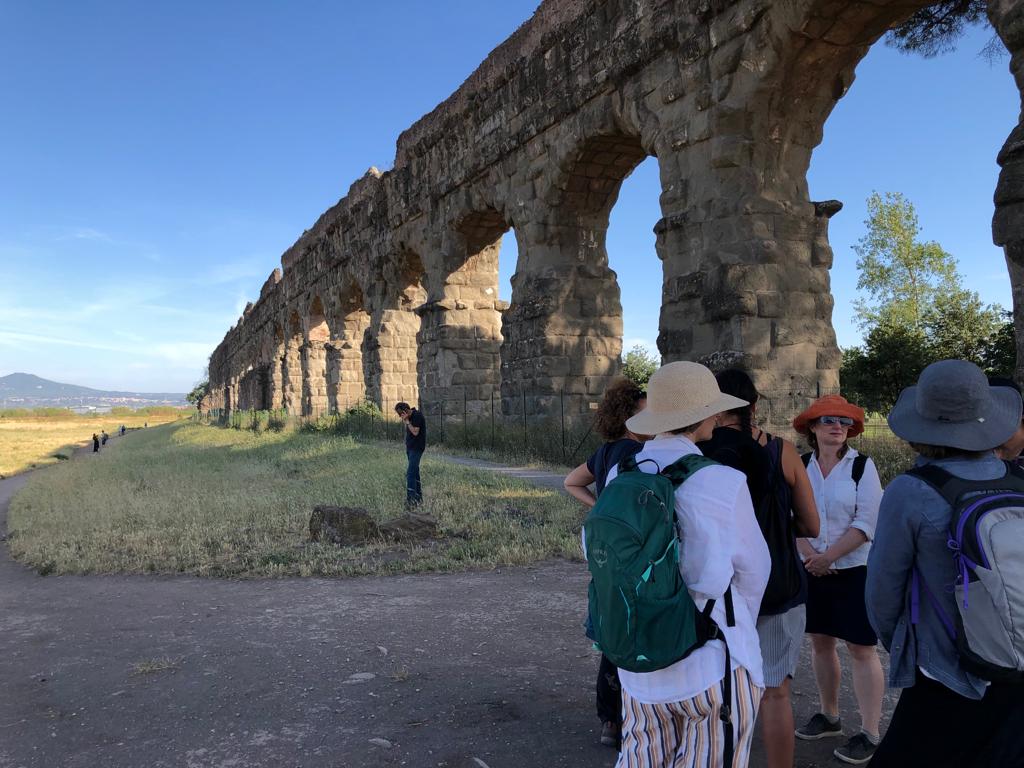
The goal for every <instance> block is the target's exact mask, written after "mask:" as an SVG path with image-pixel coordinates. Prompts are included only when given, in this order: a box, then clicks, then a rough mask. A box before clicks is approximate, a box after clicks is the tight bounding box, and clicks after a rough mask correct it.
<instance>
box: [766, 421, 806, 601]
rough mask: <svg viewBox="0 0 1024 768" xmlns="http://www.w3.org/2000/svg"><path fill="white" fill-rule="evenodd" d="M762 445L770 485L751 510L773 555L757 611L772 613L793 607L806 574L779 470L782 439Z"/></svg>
mask: <svg viewBox="0 0 1024 768" xmlns="http://www.w3.org/2000/svg"><path fill="white" fill-rule="evenodd" d="M765 449H766V450H767V451H768V455H769V456H770V457H771V475H770V486H769V489H768V493H766V494H765V496H764V498H762V499H761V501H760V503H759V504H758V505H757V507H756V508H755V509H754V513H755V514H756V515H757V524H758V525H759V526H760V527H761V534H762V535H763V536H764V540H765V543H766V544H767V545H768V552H769V553H770V554H771V558H772V569H771V573H770V574H769V576H768V586H767V587H765V590H764V597H762V598H761V612H760V615H761V616H773V615H775V614H779V613H782V612H784V611H786V610H788V609H789V608H790V607H792V604H793V601H794V600H795V599H796V598H797V596H798V595H799V594H800V593H801V592H802V591H803V589H804V580H805V579H806V577H805V576H804V570H803V566H802V564H801V560H800V553H799V552H798V551H797V548H796V530H795V527H794V524H793V491H792V489H791V488H790V487H789V483H787V482H786V478H785V475H784V474H783V472H782V440H781V439H780V438H778V437H776V438H772V439H771V440H769V441H768V444H767V445H766V446H765Z"/></svg>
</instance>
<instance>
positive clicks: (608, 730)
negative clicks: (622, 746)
mask: <svg viewBox="0 0 1024 768" xmlns="http://www.w3.org/2000/svg"><path fill="white" fill-rule="evenodd" d="M601 743H602V744H604V745H605V746H606V747H614V748H615V749H618V748H619V725H618V723H613V722H611V721H608V722H607V723H604V724H603V725H602V726H601Z"/></svg>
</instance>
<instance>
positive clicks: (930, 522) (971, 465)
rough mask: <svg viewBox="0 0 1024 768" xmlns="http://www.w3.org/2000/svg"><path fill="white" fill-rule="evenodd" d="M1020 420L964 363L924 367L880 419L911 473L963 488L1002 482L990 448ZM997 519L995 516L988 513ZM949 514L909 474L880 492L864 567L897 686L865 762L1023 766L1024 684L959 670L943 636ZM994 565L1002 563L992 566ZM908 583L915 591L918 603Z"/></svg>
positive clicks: (1002, 467)
mask: <svg viewBox="0 0 1024 768" xmlns="http://www.w3.org/2000/svg"><path fill="white" fill-rule="evenodd" d="M1020 422H1021V397H1020V395H1019V394H1018V393H1017V391H1016V390H1015V389H1013V388H1012V387H999V386H989V383H988V381H987V380H986V378H985V375H984V374H983V373H982V372H981V370H980V369H979V368H978V367H977V366H975V365H973V364H972V363H968V362H966V361H963V360H942V361H939V362H937V363H932V364H931V365H929V366H928V367H927V368H925V369H924V371H922V372H921V375H920V377H919V378H918V380H917V385H916V386H913V387H908V388H907V389H905V390H903V392H902V394H901V395H900V397H899V400H898V401H897V402H896V405H895V406H894V407H893V410H892V413H890V414H889V427H890V428H891V429H892V431H893V432H895V433H896V436H897V437H899V438H901V439H903V440H905V441H907V442H908V443H910V446H911V447H912V448H913V449H914V450H915V451H917V453H918V458H917V463H916V468H918V469H920V470H924V471H930V472H935V469H934V468H935V467H938V468H939V469H941V470H944V471H945V472H946V473H949V474H950V475H953V476H954V477H956V478H960V479H961V482H964V483H965V489H966V490H967V491H968V492H970V491H971V490H972V486H973V485H975V484H977V486H978V488H979V489H980V487H981V484H982V483H983V482H984V481H991V480H997V479H1000V478H1007V480H1008V485H1007V486H1006V487H1007V488H1009V487H1011V485H1012V483H1013V478H1009V477H1008V475H1007V473H1008V465H1007V464H1005V463H1004V462H1002V461H1000V460H999V459H998V458H997V457H996V455H995V454H994V453H993V450H992V449H994V448H997V447H998V446H1001V445H1003V444H1005V443H1006V442H1007V441H1008V440H1009V439H1010V438H1011V437H1012V436H1013V435H1014V433H1015V432H1016V431H1017V429H1018V427H1019V426H1020ZM938 474H942V473H938ZM998 487H1003V486H1001V485H1000V486H998ZM989 493H990V494H991V493H993V491H992V487H991V486H990V488H989ZM993 498H998V494H996V495H995V496H993ZM997 513H1000V514H1002V513H1003V511H1002V510H997V511H996V512H992V513H991V514H993V515H995V514H997ZM952 515H953V509H952V507H951V506H950V504H949V503H948V502H947V501H946V500H945V498H944V497H943V496H942V495H940V494H939V492H938V491H937V490H936V488H935V487H933V486H931V485H929V484H928V483H926V482H925V481H924V480H923V479H922V478H920V477H917V476H915V475H912V474H903V475H900V476H899V477H897V478H895V479H894V480H893V481H892V482H891V483H889V486H888V487H887V488H886V489H885V495H884V496H883V498H882V508H881V511H880V512H879V520H878V530H877V533H876V539H875V546H874V548H873V549H872V550H871V555H870V558H869V560H868V582H867V605H868V614H869V615H870V617H871V623H872V624H873V625H874V627H875V629H876V630H877V631H878V635H879V637H880V638H881V639H882V644H883V645H884V646H885V647H886V648H887V649H888V650H889V653H890V657H889V685H890V686H891V687H893V688H902V689H903V690H902V692H901V694H900V700H899V703H898V704H897V706H896V711H895V712H894V713H893V717H892V721H891V723H890V724H889V729H888V731H887V732H886V734H885V738H884V739H883V740H882V743H881V744H880V745H879V747H878V750H877V752H876V753H875V758H874V760H873V762H872V763H871V765H872V766H876V767H879V768H889V767H890V766H905V765H922V766H923V765H927V766H930V768H942V767H944V766H949V767H950V768H952V766H956V767H957V768H961V766H962V767H963V768H969V767H970V766H974V767H975V768H982V767H983V766H984V767H985V768H988V767H989V766H991V767H992V768H994V767H995V766H1000V768H1001V767H1002V766H1007V767H1009V766H1024V684H1022V683H1020V682H1002V681H998V680H996V681H992V682H989V680H988V679H983V678H982V677H981V676H979V675H976V674H973V673H971V672H969V671H967V670H966V669H965V668H964V666H963V664H964V659H963V658H962V657H961V655H960V652H959V651H958V649H957V645H956V643H955V642H954V640H953V639H952V638H951V636H950V634H949V631H950V629H952V630H953V634H957V630H956V629H955V628H953V627H947V626H946V622H947V621H948V622H950V623H952V619H951V617H954V616H956V615H957V610H958V609H957V605H956V598H955V597H954V595H953V592H952V587H953V585H954V584H955V583H956V582H957V579H958V575H957V570H956V566H955V565H954V562H955V561H954V553H953V551H951V550H950V538H951V534H950V521H951V518H952ZM1006 520H1007V521H1008V522H1003V523H1000V525H1001V526H1008V527H1007V528H1005V529H1004V530H1008V532H1009V533H1010V535H1009V536H1007V537H1005V538H1006V541H1005V542H1004V544H1005V546H1006V547H1007V548H1008V549H1007V550H1006V554H1008V555H1013V557H1012V558H1010V562H1007V563H1006V566H1007V567H1006V568H1005V572H1006V573H1008V574H1009V578H1011V581H1012V577H1013V575H1014V574H1018V575H1017V576H1016V578H1017V579H1018V582H1017V583H1019V579H1020V576H1019V573H1020V562H1021V560H1022V559H1024V558H1020V555H1019V551H1020V546H1019V539H1017V540H1015V539H1014V536H1015V534H1014V533H1013V531H1014V530H1015V529H1014V527H1013V526H1014V524H1015V522H1014V519H1013V518H1009V517H1007V518H1006ZM978 527H979V528H980V527H981V526H980V522H979V525H978ZM1016 530H1018V531H1019V527H1018V528H1017V529H1016ZM1017 535H1019V534H1017ZM954 544H955V542H954ZM992 565H993V567H995V568H997V569H1002V568H1003V563H1002V562H999V561H998V560H997V562H996V563H993V564H992ZM980 570H981V569H979V571H980ZM988 573H989V574H990V575H995V573H996V571H995V570H989V571H988ZM979 575H984V574H979ZM915 577H916V578H915ZM915 582H917V583H918V584H919V585H924V586H923V587H919V589H918V591H917V595H916V597H917V600H916V601H915V590H914V588H913V584H914V583H915ZM1010 583H1011V582H1006V584H1010ZM922 592H925V594H921V593H922ZM1003 595H1004V600H1003V605H1002V606H1001V607H999V608H994V609H991V610H995V611H996V613H995V615H994V618H995V620H996V622H997V623H998V622H1002V623H1003V624H1004V625H1006V626H1012V618H1011V615H1012V614H1011V613H1010V610H1011V609H1010V606H1011V605H1012V604H1013V603H1014V601H1015V600H1017V601H1018V602H1019V595H1014V594H1012V593H1011V591H1010V590H1009V589H1007V590H1005V591H1004V592H1003ZM969 598H970V602H969V604H970V605H971V606H972V607H976V608H980V609H981V610H984V606H985V600H987V599H989V598H987V597H986V593H985V592H984V591H983V590H982V589H981V587H980V586H979V588H978V589H977V590H974V589H972V590H971V591H970V593H969ZM963 602H967V600H966V598H965V600H964V601H963ZM988 605H989V606H992V605H993V603H992V602H991V601H990V602H989V603H988ZM915 606H916V609H915ZM1017 631H1018V632H1019V629H1018V630H1017ZM968 636H969V635H968Z"/></svg>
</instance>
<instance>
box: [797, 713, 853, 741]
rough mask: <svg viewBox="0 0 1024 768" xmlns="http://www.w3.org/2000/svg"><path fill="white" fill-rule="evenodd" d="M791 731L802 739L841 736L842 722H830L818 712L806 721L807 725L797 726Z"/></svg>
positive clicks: (809, 739)
mask: <svg viewBox="0 0 1024 768" xmlns="http://www.w3.org/2000/svg"><path fill="white" fill-rule="evenodd" d="M793 733H794V735H795V736H796V737H797V738H798V739H803V740H804V741H816V740H817V739H827V738H828V737H830V736H842V735H843V723H842V721H841V720H836V721H835V722H834V723H831V722H829V719H828V718H827V717H825V716H824V715H823V714H821V712H819V713H818V714H816V715H815V716H814V717H812V718H811V719H810V720H808V721H807V725H805V726H803V727H802V728H797V729H796V730H795V731H794V732H793Z"/></svg>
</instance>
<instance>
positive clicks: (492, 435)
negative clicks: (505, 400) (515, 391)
mask: <svg viewBox="0 0 1024 768" xmlns="http://www.w3.org/2000/svg"><path fill="white" fill-rule="evenodd" d="M491 450H492V451H493V450H494V390H493V389H492V390H491Z"/></svg>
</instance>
